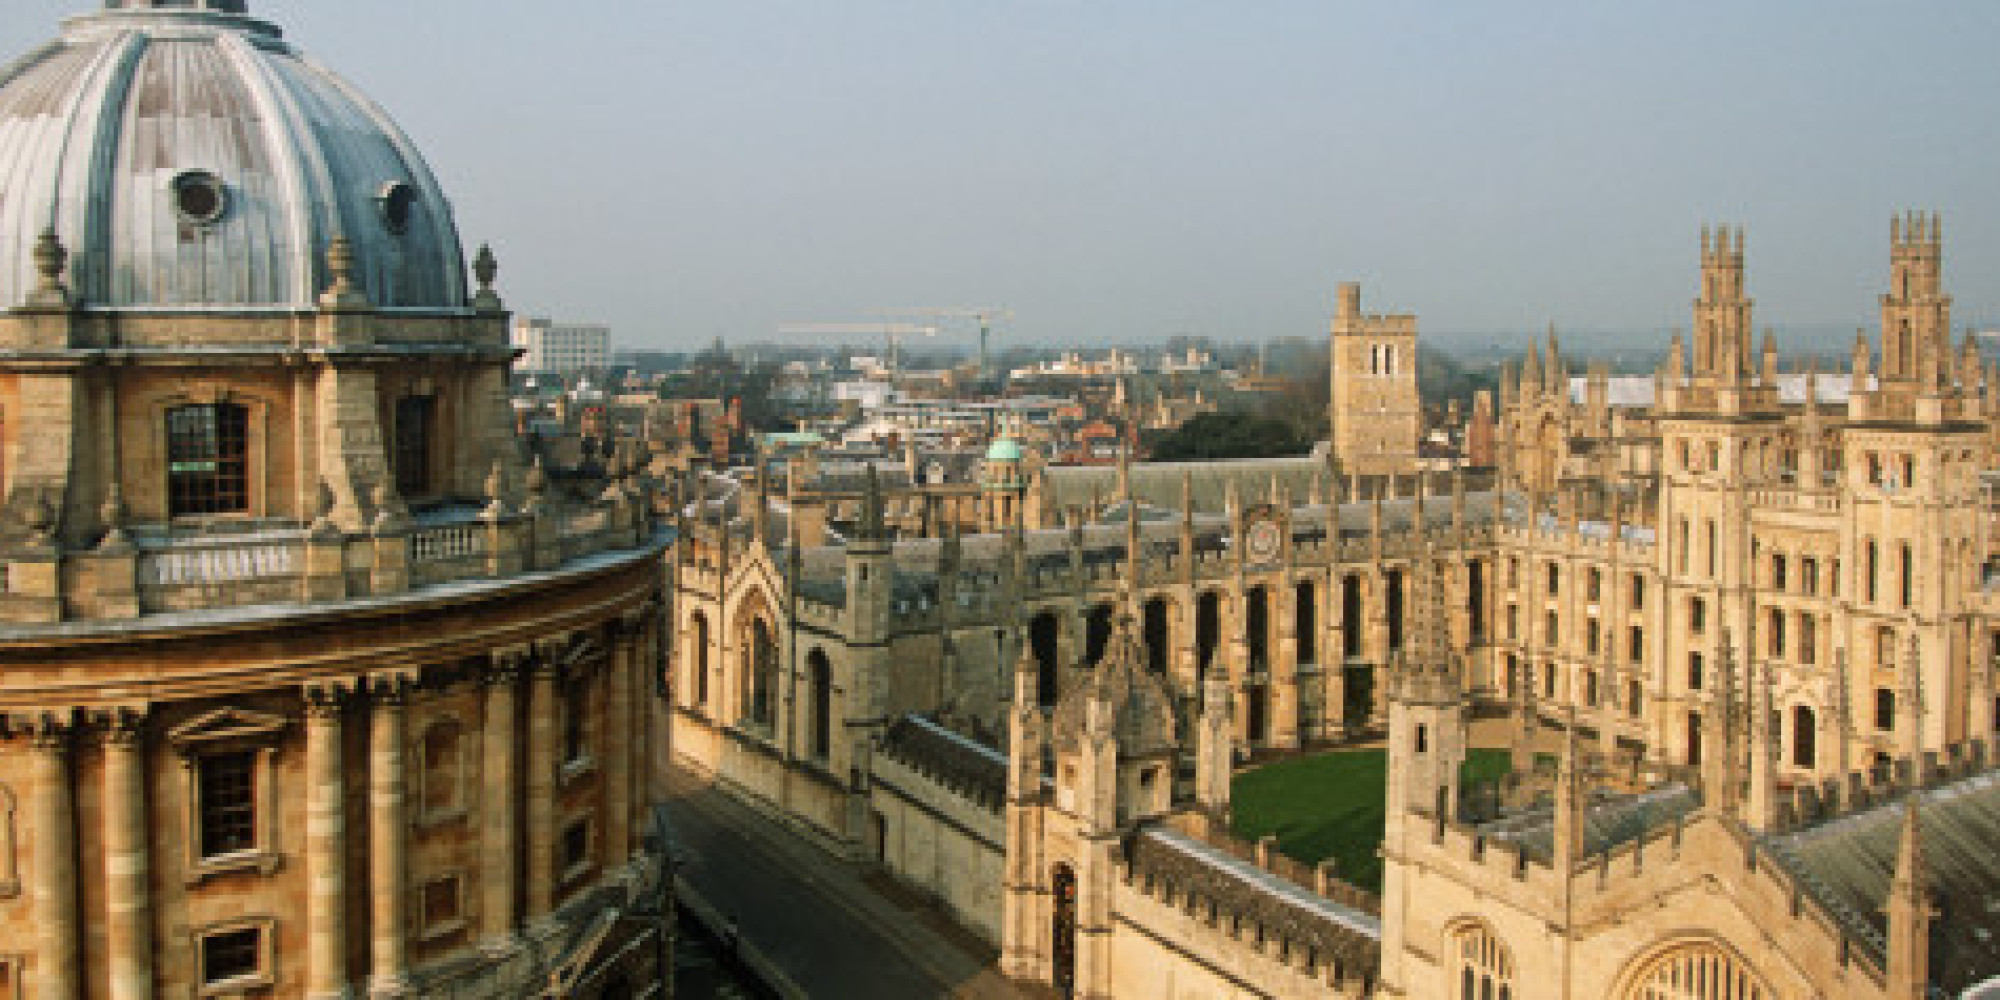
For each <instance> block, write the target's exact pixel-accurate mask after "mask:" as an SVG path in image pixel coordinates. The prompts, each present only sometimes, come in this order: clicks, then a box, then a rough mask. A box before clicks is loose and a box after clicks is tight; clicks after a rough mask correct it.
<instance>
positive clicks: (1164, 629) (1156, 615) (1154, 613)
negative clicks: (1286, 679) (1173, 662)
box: [1142, 597, 1304, 674]
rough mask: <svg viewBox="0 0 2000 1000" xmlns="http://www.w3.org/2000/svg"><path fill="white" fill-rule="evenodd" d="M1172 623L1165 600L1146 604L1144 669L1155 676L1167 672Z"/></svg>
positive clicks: (1171, 651)
mask: <svg viewBox="0 0 2000 1000" xmlns="http://www.w3.org/2000/svg"><path fill="white" fill-rule="evenodd" d="M1172 622H1173V608H1172V605H1170V604H1168V603H1167V599H1166V598H1164V597H1155V598H1153V599H1152V600H1150V601H1147V602H1146V621H1145V625H1144V626H1143V629H1142V632H1143V635H1144V637H1145V641H1146V669H1148V670H1151V671H1152V672H1154V673H1156V674H1165V673H1166V672H1167V662H1168V657H1169V656H1170V655H1171V654H1172V653H1173V638H1172V636H1173V628H1172ZM1303 638H1304V637H1303V636H1301V639H1303ZM1301 655H1303V654H1301Z"/></svg>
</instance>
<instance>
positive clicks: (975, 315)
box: [882, 306, 1014, 381]
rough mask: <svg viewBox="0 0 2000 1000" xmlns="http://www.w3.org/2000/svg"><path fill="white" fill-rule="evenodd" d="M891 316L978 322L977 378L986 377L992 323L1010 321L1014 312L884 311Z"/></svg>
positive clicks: (955, 309) (950, 308) (1000, 308)
mask: <svg viewBox="0 0 2000 1000" xmlns="http://www.w3.org/2000/svg"><path fill="white" fill-rule="evenodd" d="M882 311H883V313H885V314H887V315H891V316H934V317H937V318H940V319H971V320H977V321H978V322H979V378H980V380H981V381H984V380H985V379H986V378H987V377H988V374H989V372H988V363H987V341H988V340H990V339H991V338H992V336H993V321H994V320H997V319H1012V318H1013V317H1014V310H1012V309H1008V308H1006V307H1004V306H937V307H935V308H920V309H885V310H882Z"/></svg>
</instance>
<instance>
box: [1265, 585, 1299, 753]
mask: <svg viewBox="0 0 2000 1000" xmlns="http://www.w3.org/2000/svg"><path fill="white" fill-rule="evenodd" d="M1297 588H1298V583H1297V581H1295V580H1293V579H1291V578H1290V577H1289V576H1286V577H1281V578H1279V580H1278V582H1277V583H1276V584H1275V585H1274V586H1273V587H1272V588H1271V591H1270V594H1271V596H1270V599H1269V600H1270V603H1269V605H1268V607H1269V608H1270V613H1271V617H1273V618H1275V619H1276V621H1275V623H1274V624H1276V625H1277V632H1278V643H1277V648H1276V651H1275V655H1274V656H1273V657H1272V658H1271V678H1270V695H1269V697H1268V698H1267V699H1266V704H1265V709H1266V711H1268V712H1270V713H1271V718H1270V722H1269V723H1268V725H1269V726H1270V733H1271V740H1270V742H1271V745H1272V746H1275V747H1280V748H1283V749H1286V750H1296V749H1298V746H1299V619H1298V607H1297V605H1298V599H1299V595H1298V589H1297Z"/></svg>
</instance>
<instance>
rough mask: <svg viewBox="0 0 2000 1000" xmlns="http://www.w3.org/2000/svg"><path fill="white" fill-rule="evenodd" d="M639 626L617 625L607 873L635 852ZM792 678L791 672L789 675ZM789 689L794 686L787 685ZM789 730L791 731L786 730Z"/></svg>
mask: <svg viewBox="0 0 2000 1000" xmlns="http://www.w3.org/2000/svg"><path fill="white" fill-rule="evenodd" d="M639 638H640V634H639V626H638V623H637V622H635V621H633V620H631V619H620V620H619V621H617V622H616V623H615V624H614V625H613V637H612V646H611V674H610V676H609V678H607V680H606V688H607V690H606V691H605V692H604V693H605V698H604V723H605V728H604V737H605V738H604V739H603V740H602V742H601V745H602V746H603V748H604V752H603V758H604V786H603V790H604V817H605V822H604V843H603V845H602V847H601V849H600V852H599V857H600V859H601V861H602V864H603V870H605V871H611V870H613V869H615V868H616V867H617V866H619V865H621V864H624V863H625V858H626V856H627V855H629V854H630V853H631V850H632V843H631V837H632V775H631V770H632V769H631V764H632V756H631V754H630V753H629V752H628V748H629V746H630V744H631V740H632V725H631V722H632V672H633V669H634V666H635V664H636V663H637V662H638V659H639ZM785 676H787V677H790V676H791V672H790V671H786V672H785ZM786 686H787V687H789V686H790V685H789V684H787V685H786ZM786 728H787V729H789V728H790V727H789V726H788V727H786Z"/></svg>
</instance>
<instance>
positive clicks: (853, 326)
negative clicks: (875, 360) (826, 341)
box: [778, 323, 938, 385]
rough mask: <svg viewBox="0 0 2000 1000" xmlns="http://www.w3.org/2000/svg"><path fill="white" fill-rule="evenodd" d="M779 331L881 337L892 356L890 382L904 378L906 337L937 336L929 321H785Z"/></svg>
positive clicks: (935, 328) (890, 358) (935, 329)
mask: <svg viewBox="0 0 2000 1000" xmlns="http://www.w3.org/2000/svg"><path fill="white" fill-rule="evenodd" d="M778 332H779V333H784V334H800V335H807V336H823V335H833V336H845V337H881V338H882V340H883V342H884V345H885V346H886V348H887V351H888V355H889V358H888V360H889V384H891V385H894V384H895V383H896V380H897V379H900V378H902V377H903V338H905V337H935V336H937V333H938V328H937V327H936V326H935V325H933V324H927V323H786V324H784V325H783V326H780V327H778Z"/></svg>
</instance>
